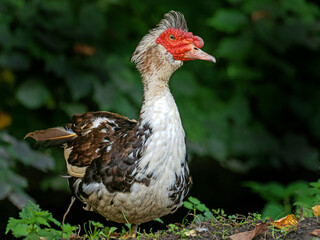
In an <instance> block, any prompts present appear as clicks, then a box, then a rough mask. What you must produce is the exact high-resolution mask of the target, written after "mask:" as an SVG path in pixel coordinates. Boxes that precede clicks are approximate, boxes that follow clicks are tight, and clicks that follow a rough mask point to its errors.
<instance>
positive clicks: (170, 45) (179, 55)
mask: <svg viewBox="0 0 320 240" xmlns="http://www.w3.org/2000/svg"><path fill="white" fill-rule="evenodd" d="M156 43H158V44H161V45H162V46H164V47H165V49H166V50H167V51H168V52H169V53H171V55H172V56H173V58H174V59H175V60H180V61H188V60H194V59H200V58H194V57H192V58H190V57H187V56H186V55H185V53H187V52H189V53H190V52H191V51H194V50H195V51H196V50H198V49H200V48H202V47H203V45H204V43H203V40H202V38H201V37H198V36H194V35H193V34H192V32H184V31H183V30H181V29H175V28H169V29H167V30H166V31H164V32H163V33H162V34H160V36H159V37H158V38H157V40H156ZM200 51H201V50H200ZM203 60H206V59H203Z"/></svg>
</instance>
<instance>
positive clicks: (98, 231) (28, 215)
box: [6, 197, 320, 240]
mask: <svg viewBox="0 0 320 240" xmlns="http://www.w3.org/2000/svg"><path fill="white" fill-rule="evenodd" d="M184 207H185V208H187V209H188V210H189V212H188V214H187V215H186V217H184V218H183V219H182V222H181V223H175V224H173V223H170V224H168V225H167V226H166V227H167V229H164V230H161V231H156V232H153V231H152V229H151V230H150V232H148V233H147V232H145V231H143V232H142V231H141V228H139V229H138V232H137V236H136V238H137V239H140V240H145V239H164V240H165V239H190V238H197V239H200V238H203V239H229V236H230V235H233V234H236V233H238V232H245V231H251V230H253V229H255V226H256V225H257V224H258V223H262V222H264V221H265V220H264V219H262V217H261V214H259V213H253V214H249V215H248V216H243V215H238V214H235V215H227V214H226V213H225V212H224V211H223V209H213V210H209V209H208V208H207V207H206V206H205V205H204V204H203V203H201V202H200V201H199V200H198V199H196V198H194V197H189V198H188V199H187V200H186V201H185V202H184ZM19 217H20V218H19V219H15V218H10V219H9V221H8V224H7V229H6V234H8V233H9V232H11V233H12V235H13V236H14V237H15V238H23V239H27V240H28V239H40V237H41V238H42V239H78V240H81V239H92V240H93V239H103V240H106V239H125V238H126V236H127V234H126V233H127V232H129V233H130V232H131V224H129V223H127V224H125V226H126V228H127V229H126V228H125V227H123V228H122V229H121V230H120V229H117V228H116V227H105V226H104V225H103V224H102V223H99V222H94V221H89V222H88V223H87V224H84V226H83V227H82V231H80V227H79V226H71V225H69V224H64V226H63V232H62V231H61V229H62V228H61V227H62V223H60V222H59V221H57V220H56V219H54V218H53V217H52V214H51V213H50V212H48V211H44V210H42V209H41V208H40V207H39V206H38V205H37V204H34V203H32V202H28V203H27V204H26V206H25V207H24V209H23V210H22V211H21V212H20V214H19ZM300 220H301V219H300ZM156 221H159V222H162V220H161V219H156ZM267 221H269V222H270V223H271V222H272V221H271V220H270V219H269V220H267ZM312 221H313V222H312V224H310V226H311V227H310V228H308V229H311V228H312V227H314V226H315V225H317V224H318V225H319V227H318V228H320V221H319V219H318V218H314V219H312ZM162 223H163V222H162ZM268 228H269V229H268V230H267V231H266V232H265V233H264V236H263V238H258V239H286V238H287V235H288V234H291V233H292V232H295V231H296V229H295V228H290V229H281V230H280V229H277V228H275V227H274V224H270V225H269V227H268ZM80 232H83V233H82V234H80ZM291 235H292V234H291ZM268 237H269V238H268ZM290 239H295V238H290ZM296 239H299V238H296ZM300 239H305V238H300ZM310 239H313V238H310Z"/></svg>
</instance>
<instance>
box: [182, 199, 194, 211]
mask: <svg viewBox="0 0 320 240" xmlns="http://www.w3.org/2000/svg"><path fill="white" fill-rule="evenodd" d="M183 206H184V207H185V208H187V209H190V210H192V209H193V204H192V203H191V202H188V201H184V202H183Z"/></svg>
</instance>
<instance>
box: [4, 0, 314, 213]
mask: <svg viewBox="0 0 320 240" xmlns="http://www.w3.org/2000/svg"><path fill="white" fill-rule="evenodd" d="M177 6H179V7H177ZM180 8H181V9H180ZM150 9H152V12H150ZM171 9H176V10H179V11H181V12H183V13H184V14H185V17H186V19H187V21H188V26H189V28H190V31H193V32H194V33H195V34H197V35H199V36H201V37H202V38H203V39H204V42H205V46H204V51H206V52H209V53H210V54H213V55H215V56H216V57H217V60H218V61H217V64H214V65H213V64H211V63H207V62H200V61H199V62H197V61H192V62H186V63H185V64H184V66H183V68H182V69H179V70H178V71H177V72H176V73H175V74H174V75H173V76H172V79H171V80H170V87H171V90H172V92H173V95H174V97H175V100H176V102H177V105H178V107H179V111H180V114H181V118H182V122H183V125H184V128H185V131H186V135H187V139H188V150H189V154H190V155H191V159H192V160H195V161H196V160H197V156H199V155H201V156H207V157H210V158H211V159H212V160H215V161H219V163H220V164H221V165H222V166H224V167H226V168H229V169H231V170H233V171H236V172H241V173H245V172H247V171H249V170H251V169H254V168H256V167H265V166H269V167H274V168H279V167H283V166H285V167H289V168H291V169H294V168H296V169H298V168H304V169H307V170H311V171H316V170H317V168H318V166H319V147H318V146H319V144H320V124H319V122H320V107H319V106H320V97H319V96H320V95H319V87H320V86H319V79H320V72H319V71H318V70H319V65H320V54H319V50H320V49H319V48H320V9H319V7H318V6H317V5H316V4H314V3H312V2H310V1H306V0H282V1H277V0H261V1H256V0H246V1H242V0H228V1H211V0H204V1H202V2H201V3H199V4H197V5H196V6H195V5H194V4H188V3H185V2H183V1H182V0H180V1H177V2H174V3H173V2H172V1H169V0H165V1H163V2H162V3H161V4H158V3H156V2H151V1H144V2H140V1H137V0H133V1H122V0H116V1H108V0H92V1H82V0H80V1H73V0H66V1H59V0H48V1H38V0H18V1H11V0H2V1H1V2H0V49H1V51H0V96H1V101H0V124H1V123H2V125H1V128H2V129H5V130H6V131H7V132H9V133H10V135H8V136H11V137H12V136H15V138H18V139H21V138H22V137H23V136H24V135H25V134H26V133H27V132H28V131H32V130H35V129H41V128H48V127H51V126H60V125H62V124H64V123H67V122H68V121H69V119H70V116H71V115H72V114H74V113H82V112H86V111H96V110H104V111H111V112H117V113H120V114H123V115H125V116H127V117H130V118H137V117H138V116H139V110H140V106H141V103H142V89H143V86H142V84H141V81H140V76H139V73H138V72H137V71H136V70H135V68H134V66H133V64H132V63H130V62H129V59H130V56H131V54H132V53H133V51H134V49H135V47H136V45H137V43H138V42H139V41H140V39H141V38H142V36H143V35H144V34H146V33H147V32H148V29H150V28H152V27H154V26H156V24H157V23H158V22H159V20H160V18H161V17H162V16H163V14H164V13H165V12H167V11H169V10H171ZM194 12H197V13H198V14H194ZM200 13H201V14H200ZM5 144H6V147H5V148H4V150H3V151H2V152H0V154H4V156H8V157H7V158H4V159H15V160H14V162H16V161H17V162H19V163H20V164H26V165H28V166H30V164H31V166H33V167H36V168H40V169H48V168H51V167H52V165H50V164H48V165H46V162H47V163H48V161H37V160H36V159H35V156H38V159H40V158H39V155H36V153H34V152H33V151H31V150H28V149H27V148H26V147H25V146H23V145H21V146H20V145H19V144H18V143H16V142H15V141H11V142H10V141H9V142H6V143H5ZM14 148H15V149H16V150H17V151H18V152H16V153H13V152H10V151H11V150H12V149H14ZM10 149H11V150H10ZM0 150H1V148H0ZM9 150H10V151H9ZM24 156H29V157H24ZM42 157H44V156H42ZM42 157H41V158H42ZM56 158H57V161H56V163H57V164H56V169H55V171H58V169H59V170H61V169H64V166H63V165H64V161H61V156H58V157H56ZM32 159H33V160H32ZM34 159H35V160H34ZM40 162H41V163H40ZM0 163H1V164H7V165H6V166H7V168H6V169H15V168H16V166H15V164H9V163H8V160H6V161H3V162H2V161H1V162H0ZM58 163H59V164H58ZM41 164H44V165H41ZM15 171H16V170H14V171H13V170H12V174H13V173H15V174H16V177H17V176H18V175H19V174H20V173H19V172H18V170H17V171H16V172H15ZM56 175H57V174H56ZM50 177H51V176H50ZM50 177H49V176H48V177H47V178H48V179H49V178H50ZM8 179H9V177H8ZM17 179H19V177H17V178H16V180H17ZM22 179H24V178H23V177H22ZM48 179H45V180H44V182H47V183H46V184H44V185H45V186H50V183H48V181H47V180H48ZM17 181H18V182H19V180H17ZM49 182H50V181H49ZM19 184H20V185H19ZM19 184H18V185H19V186H20V189H23V188H25V187H26V183H25V182H24V183H23V181H20V182H19ZM7 185H8V184H7ZM52 185H54V184H52ZM8 186H9V185H8ZM10 186H11V185H10ZM55 186H60V185H59V184H56V185H55ZM56 188H58V187H56ZM7 192H12V188H11V187H10V188H8V187H3V191H2V194H0V195H1V196H7V195H8V193H7ZM275 205H276V204H274V205H273V206H271V207H273V209H276V208H277V206H275Z"/></svg>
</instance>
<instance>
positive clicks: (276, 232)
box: [139, 217, 320, 240]
mask: <svg viewBox="0 0 320 240" xmlns="http://www.w3.org/2000/svg"><path fill="white" fill-rule="evenodd" d="M257 224H258V225H259V223H258V222H257V221H253V220H251V219H246V218H243V219H242V220H241V219H239V220H236V221H234V220H232V221H231V220H228V219H226V220H224V221H221V220H219V221H217V222H212V221H206V222H202V223H201V224H200V223H194V224H193V226H192V228H191V227H190V226H189V227H185V228H183V227H182V226H180V225H179V224H176V226H177V228H176V229H175V230H174V231H173V230H172V228H171V230H167V231H166V232H157V233H154V234H152V235H150V234H143V235H142V236H140V237H139V239H141V240H147V239H160V240H167V239H173V240H174V239H232V240H238V239H239V240H250V239H255V240H274V239H286V240H315V239H320V230H319V235H318V236H315V235H312V234H311V232H313V231H314V230H316V229H320V218H318V217H312V218H304V219H303V220H301V221H300V222H299V224H298V225H297V226H296V227H291V228H289V229H287V230H280V229H277V228H274V227H272V224H270V223H265V225H266V230H265V231H264V230H263V231H262V232H261V233H259V234H257V236H255V237H253V235H252V236H251V237H250V236H247V237H244V236H236V237H231V238H230V236H232V235H233V236H234V235H235V234H237V233H241V232H242V233H244V232H249V231H250V233H251V232H253V231H254V230H255V226H256V225H257ZM249 235H250V234H249Z"/></svg>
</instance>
